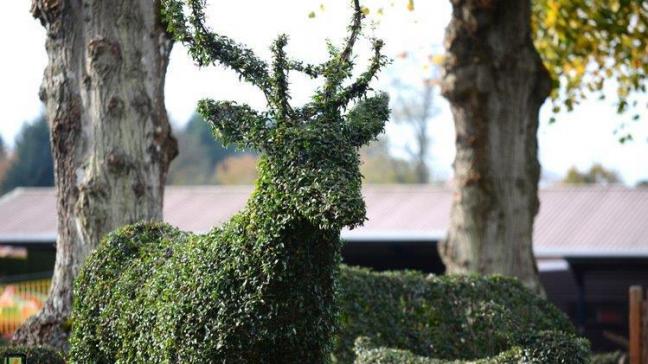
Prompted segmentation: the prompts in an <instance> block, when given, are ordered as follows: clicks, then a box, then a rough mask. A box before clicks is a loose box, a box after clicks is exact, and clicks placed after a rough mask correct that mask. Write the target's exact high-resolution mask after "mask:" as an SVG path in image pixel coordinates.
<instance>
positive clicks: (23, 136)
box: [0, 116, 54, 193]
mask: <svg viewBox="0 0 648 364" xmlns="http://www.w3.org/2000/svg"><path fill="white" fill-rule="evenodd" d="M0 150H1V151H0V158H2V157H3V156H4V153H5V152H4V147H0ZM53 185H54V167H53V161H52V152H51V150H50V140H49V127H48V126H47V121H46V120H45V117H43V116H40V117H39V118H37V119H36V120H35V121H34V122H32V123H30V124H27V125H25V126H24V127H23V128H22V130H21V131H20V134H19V135H18V137H17V139H16V156H15V158H14V160H13V162H12V163H11V165H10V166H9V168H8V169H7V172H6V175H5V179H4V181H3V182H2V188H0V191H2V193H5V192H9V191H11V190H12V189H14V188H16V187H22V186H25V187H26V186H53Z"/></svg>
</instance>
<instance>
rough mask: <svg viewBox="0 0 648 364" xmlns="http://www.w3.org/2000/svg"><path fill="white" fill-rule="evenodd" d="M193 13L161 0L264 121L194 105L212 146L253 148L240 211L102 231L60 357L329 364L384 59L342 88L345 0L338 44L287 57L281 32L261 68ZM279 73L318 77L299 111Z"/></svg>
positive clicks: (180, 31)
mask: <svg viewBox="0 0 648 364" xmlns="http://www.w3.org/2000/svg"><path fill="white" fill-rule="evenodd" d="M203 6H204V4H203V1H201V0H186V1H182V0H163V1H162V12H163V15H164V16H165V19H166V20H167V22H168V29H169V31H170V32H171V33H173V34H174V35H175V37H176V39H178V40H180V41H182V42H184V43H185V44H186V45H187V46H188V48H189V52H190V53H191V55H192V56H193V58H194V59H195V60H196V62H197V63H198V64H199V65H201V66H202V65H208V64H213V63H221V64H224V65H226V66H228V67H229V68H231V69H233V70H234V71H236V72H237V73H238V74H239V75H240V76H241V77H242V78H243V79H244V80H246V81H248V82H250V83H252V84H253V85H255V86H256V87H258V88H259V89H260V90H261V91H262V92H263V94H264V95H265V97H266V99H267V103H268V106H269V110H268V111H266V112H257V111H254V110H253V109H252V108H251V107H249V106H247V105H239V104H237V103H235V102H220V101H213V100H203V101H200V103H199V112H200V113H201V114H202V116H203V117H204V118H205V119H206V120H207V121H208V122H209V123H210V124H211V125H212V126H213V129H214V131H215V133H216V134H218V135H219V136H220V137H221V138H222V139H223V140H224V141H225V142H228V143H233V144H236V145H238V146H242V147H248V148H254V149H256V150H257V151H259V152H260V154H261V157H260V162H259V165H258V169H259V172H260V173H259V178H258V180H257V181H256V186H255V189H254V192H253V193H252V196H251V198H250V199H249V201H248V203H247V205H246V207H245V208H244V209H243V210H242V211H241V212H239V213H238V214H237V215H235V216H234V217H233V218H232V219H231V220H230V221H229V222H227V223H225V224H224V225H223V226H221V227H217V228H214V229H213V230H212V231H210V232H209V233H207V234H205V235H194V234H191V233H187V232H182V231H179V230H177V229H175V228H173V227H170V226H168V225H165V224H157V223H144V224H137V225H131V226H126V227H124V228H122V229H120V230H117V231H115V232H113V233H111V234H109V235H108V236H107V237H106V239H105V240H104V242H103V244H102V245H101V246H100V247H99V248H98V249H97V251H96V252H95V253H94V254H92V256H91V257H90V258H89V259H88V260H87V263H86V264H85V265H84V268H83V269H82V271H81V273H80V275H79V278H78V281H77V285H76V288H75V294H74V296H75V300H74V308H73V332H72V336H71V353H70V355H71V358H72V360H73V361H76V362H94V363H180V362H181V363H209V362H222V363H264V362H265V363H322V362H325V361H327V360H328V355H329V352H330V346H331V335H332V332H333V329H334V327H335V317H336V305H335V302H334V301H335V277H336V274H337V270H338V265H339V261H340V247H341V243H340V230H341V229H342V228H343V227H345V226H348V227H355V226H358V225H360V224H362V222H363V221H364V219H365V206H364V202H363V199H362V195H361V174H360V171H359V157H358V148H359V147H360V146H362V145H363V144H365V143H367V142H368V141H369V140H371V139H373V138H375V137H376V135H378V134H379V133H380V132H381V131H382V130H383V127H384V123H385V121H386V120H387V119H388V114H389V110H388V98H387V96H386V95H385V94H382V93H378V94H375V95H373V96H368V92H370V87H369V84H370V81H371V80H372V79H373V78H374V77H375V75H376V73H377V72H378V71H379V70H380V68H381V67H382V66H383V65H384V64H385V63H386V59H385V57H384V56H383V55H382V54H381V48H382V46H383V43H382V42H381V41H380V40H375V41H373V56H372V59H371V60H370V63H369V66H368V69H367V70H366V71H364V72H363V73H361V74H360V75H359V77H357V79H355V80H352V81H349V79H350V78H351V73H352V69H353V67H354V63H353V59H352V50H353V48H354V45H355V43H356V41H357V39H358V38H359V35H360V29H361V22H362V17H363V15H362V11H361V8H360V5H359V0H354V1H353V6H354V14H353V19H352V23H351V26H350V28H349V32H350V34H349V35H348V37H347V38H346V42H345V44H344V46H343V47H342V48H341V49H336V48H335V47H332V46H330V47H329V48H330V54H331V57H330V59H329V60H328V61H326V62H325V63H322V64H319V65H309V64H305V63H302V62H296V61H293V60H291V59H289V58H288V57H287V56H286V53H285V51H284V49H285V46H286V43H287V37H286V36H285V35H281V36H279V38H278V39H277V40H276V41H275V42H274V44H273V46H272V52H273V55H274V57H273V58H274V59H273V62H272V64H271V65H270V66H269V65H267V64H266V63H265V62H264V61H262V60H260V59H259V58H257V57H256V56H255V55H254V53H253V52H252V51H251V50H249V49H247V48H245V47H243V46H241V45H239V44H237V43H235V42H234V41H232V40H231V39H229V38H227V37H224V36H221V35H218V34H214V33H213V32H211V31H209V30H208V29H207V28H206V27H205V25H204V19H205V16H204V12H203ZM185 9H188V15H185ZM292 71H298V72H303V73H305V74H306V75H308V76H310V77H312V78H313V79H316V78H322V80H323V86H321V88H320V89H318V90H317V91H316V92H315V94H314V96H313V97H312V99H311V101H310V102H308V103H307V104H305V105H304V106H302V107H293V106H292V105H291V104H290V103H289V101H290V97H289V89H288V76H289V73H290V72H292ZM349 106H352V107H351V108H350V109H349V110H348V111H347V108H348V107H349ZM200 213H201V212H200V211H196V214H200Z"/></svg>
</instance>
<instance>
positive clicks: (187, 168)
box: [168, 113, 239, 185]
mask: <svg viewBox="0 0 648 364" xmlns="http://www.w3.org/2000/svg"><path fill="white" fill-rule="evenodd" d="M177 139H178V149H179V151H180V154H179V155H178V157H177V158H176V159H175V160H174V161H173V163H172V164H171V168H170V169H169V179H168V181H169V184H171V185H203V184H211V183H214V182H215V176H214V172H215V171H216V167H217V165H218V164H219V163H220V162H222V161H223V160H225V159H226V158H228V157H229V156H232V155H236V154H238V153H239V152H237V151H236V149H235V148H233V147H225V146H223V144H222V143H221V142H220V141H219V140H216V139H215V138H214V135H213V134H212V131H211V128H210V127H209V124H207V122H205V120H204V119H203V118H202V117H201V116H200V115H199V114H197V113H196V114H194V115H192V117H191V119H189V122H188V123H187V125H186V126H185V127H184V129H182V130H180V131H179V132H178V133H177Z"/></svg>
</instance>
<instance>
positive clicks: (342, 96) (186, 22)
mask: <svg viewBox="0 0 648 364" xmlns="http://www.w3.org/2000/svg"><path fill="white" fill-rule="evenodd" d="M185 4H186V7H187V8H188V10H189V16H185V12H184V8H185ZM204 6H205V1H204V0H163V1H162V13H163V16H164V18H165V19H166V22H167V24H168V25H167V29H168V31H169V32H170V33H172V34H173V35H174V37H175V38H176V39H177V40H179V41H181V42H183V43H185V44H186V45H187V46H188V48H189V53H190V54H191V56H192V57H193V59H194V60H195V61H196V62H197V63H198V64H199V65H201V66H204V65H208V64H214V63H221V64H223V65H225V66H227V67H229V68H231V69H233V70H234V71H236V72H237V73H238V74H239V76H240V77H241V78H242V79H244V80H246V81H248V82H250V83H252V84H253V85H255V86H257V87H258V88H259V89H260V90H261V91H262V92H263V93H264V95H265V97H266V100H267V103H268V106H269V108H270V110H269V111H268V112H263V113H262V112H256V111H254V110H252V108H250V107H249V106H247V105H241V106H239V105H236V104H235V103H232V102H227V103H223V102H215V101H211V100H202V101H201V102H200V107H199V111H200V113H201V114H202V115H203V116H204V117H205V119H207V120H208V121H210V122H211V123H212V125H214V126H215V127H216V128H217V129H218V130H219V131H220V133H221V134H222V135H223V137H224V139H225V140H226V141H228V142H234V143H238V144H241V145H243V146H246V147H251V146H252V147H254V146H256V147H259V146H261V145H262V144H264V143H265V141H263V140H260V139H258V138H267V137H268V133H267V132H264V131H263V129H264V128H268V127H270V126H272V127H285V126H289V125H294V124H295V123H299V122H298V121H299V120H301V121H307V120H309V119H311V118H313V117H314V116H315V115H317V114H318V113H322V114H324V115H325V116H326V117H327V118H328V119H329V120H330V121H341V120H342V119H343V118H346V116H344V117H343V116H341V115H340V111H341V110H343V109H346V108H347V106H348V105H349V104H350V103H352V102H353V101H354V100H357V99H361V98H364V97H366V94H367V92H368V91H369V90H370V88H369V83H370V82H371V80H372V79H373V78H374V77H375V76H376V74H377V73H378V71H379V70H380V69H381V68H382V66H384V65H385V64H386V63H387V58H386V57H385V56H384V55H382V53H381V50H382V47H383V42H382V41H381V40H378V39H374V40H373V56H372V58H371V60H370V63H369V67H368V69H367V70H366V71H365V72H363V73H362V74H360V76H359V77H358V78H357V79H356V80H354V81H353V82H351V83H350V84H348V85H346V86H345V85H344V81H346V80H348V79H350V78H351V75H352V70H353V67H354V62H353V60H352V55H353V48H354V46H355V44H356V42H357V39H358V37H359V36H360V33H361V28H362V19H363V18H364V15H363V13H362V9H361V7H360V1H359V0H353V9H354V12H353V17H352V20H351V24H350V25H349V35H348V37H347V38H346V41H345V44H344V47H343V48H342V49H341V50H338V49H336V48H335V47H330V53H331V56H330V58H329V60H327V61H326V62H324V63H322V64H319V65H312V64H306V63H304V62H301V61H294V60H290V59H289V58H288V57H287V55H286V52H285V47H286V44H287V42H288V37H287V36H286V35H280V36H279V37H278V39H277V40H276V41H275V42H274V43H273V45H272V53H273V62H272V66H271V67H269V66H268V64H267V63H266V62H264V61H263V60H261V59H260V58H258V57H257V56H256V55H255V54H254V52H253V51H252V50H250V49H249V48H247V47H245V46H243V45H241V44H238V43H236V42H235V41H233V40H232V39H230V38H228V37H225V36H222V35H219V34H216V33H213V32H212V31H210V30H209V29H208V28H207V27H206V26H205V24H204V22H205V14H204V10H203V9H204ZM269 69H270V70H271V71H269ZM290 71H298V72H302V73H304V74H306V75H308V76H309V77H311V78H319V77H324V78H325V79H326V81H325V83H324V85H323V86H322V87H321V88H320V89H318V90H317V91H316V92H315V95H313V97H312V100H311V102H309V103H307V104H306V105H304V106H303V107H301V108H298V109H293V107H292V106H291V105H290V92H289V87H288V74H289V72H290ZM376 97H378V99H379V100H383V99H385V97H384V96H376ZM383 104H384V103H381V107H382V109H383V110H384V111H386V110H387V105H386V104H384V105H383ZM372 105H376V104H375V102H372ZM365 109H366V108H365ZM384 113H385V112H378V114H384ZM382 120H383V121H384V120H386V119H382ZM248 132H249V133H250V135H244V134H246V133H248ZM260 144H261V145H260Z"/></svg>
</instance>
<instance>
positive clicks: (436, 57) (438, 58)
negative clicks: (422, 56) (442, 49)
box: [430, 54, 445, 66]
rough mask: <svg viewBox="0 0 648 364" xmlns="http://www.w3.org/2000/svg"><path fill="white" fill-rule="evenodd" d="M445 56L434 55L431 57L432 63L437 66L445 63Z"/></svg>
mask: <svg viewBox="0 0 648 364" xmlns="http://www.w3.org/2000/svg"><path fill="white" fill-rule="evenodd" d="M444 59H445V56H444V55H443V54H433V55H432V56H430V62H432V63H433V64H436V65H437V66H438V65H440V64H442V63H443V60H444Z"/></svg>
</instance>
